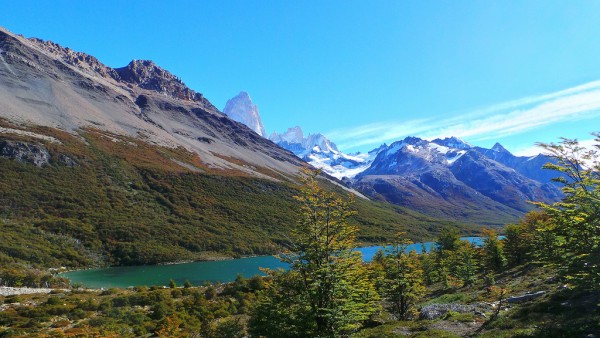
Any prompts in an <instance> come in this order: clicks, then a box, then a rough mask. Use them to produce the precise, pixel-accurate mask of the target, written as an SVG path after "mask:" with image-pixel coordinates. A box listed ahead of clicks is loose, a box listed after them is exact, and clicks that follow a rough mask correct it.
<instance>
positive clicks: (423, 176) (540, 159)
mask: <svg viewBox="0 0 600 338" xmlns="http://www.w3.org/2000/svg"><path fill="white" fill-rule="evenodd" d="M549 161H550V160H549V158H547V157H545V156H543V155H538V156H534V157H517V156H514V155H512V154H510V153H509V152H508V151H507V150H506V149H504V148H502V146H500V145H496V146H494V148H492V149H484V148H479V147H472V146H470V145H469V144H467V143H465V142H462V141H460V140H458V139H456V138H449V139H444V140H439V139H438V140H434V141H431V142H429V141H426V140H422V139H419V138H416V137H408V138H406V139H404V140H402V141H398V142H395V143H392V144H391V145H390V146H389V147H387V148H385V149H382V150H380V151H379V154H378V155H377V157H376V158H375V160H374V161H373V163H372V164H371V166H370V167H369V168H368V169H367V170H365V171H363V172H362V173H361V174H359V175H358V176H357V177H356V180H355V181H354V182H352V183H351V184H352V185H353V186H354V187H355V188H356V189H357V190H359V191H361V192H363V193H365V194H366V195H368V196H371V197H373V198H376V199H380V200H385V201H388V202H391V203H394V204H399V205H404V206H410V207H411V208H413V209H416V210H418V211H420V212H423V213H426V214H429V215H434V216H437V217H451V218H453V219H461V220H465V221H476V222H478V223H480V224H492V225H493V224H502V223H504V222H507V221H511V220H515V219H516V217H518V216H520V215H522V214H523V213H524V212H527V211H528V210H531V209H532V208H533V206H532V205H531V204H530V203H529V202H530V201H543V202H553V201H556V200H558V199H559V198H560V196H561V192H560V191H559V189H558V188H557V187H556V186H555V185H553V184H550V183H546V182H549V177H552V174H553V173H551V172H546V171H544V170H543V169H542V168H541V167H542V165H543V163H547V162H549ZM544 181H545V182H544Z"/></svg>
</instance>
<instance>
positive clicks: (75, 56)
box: [28, 38, 118, 79]
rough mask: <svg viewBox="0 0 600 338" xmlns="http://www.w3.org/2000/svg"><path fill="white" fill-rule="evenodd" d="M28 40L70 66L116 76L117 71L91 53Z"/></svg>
mask: <svg viewBox="0 0 600 338" xmlns="http://www.w3.org/2000/svg"><path fill="white" fill-rule="evenodd" d="M28 40H29V41H30V42H32V43H33V44H34V45H36V46H37V47H39V48H40V49H42V50H44V51H45V52H46V53H48V54H50V55H52V56H54V57H57V58H59V59H60V60H62V61H63V62H65V63H67V64H69V65H71V66H74V67H77V68H78V69H80V70H82V71H83V72H85V73H88V74H90V75H100V76H101V77H104V78H112V79H115V78H117V77H118V74H117V72H116V71H115V70H114V69H113V68H110V67H107V66H106V65H104V64H103V63H102V62H100V61H99V60H98V59H97V58H96V57H94V56H92V55H89V54H86V53H83V52H77V51H74V50H72V49H71V48H68V47H63V46H61V45H59V44H57V43H54V42H52V41H49V40H42V39H38V38H30V39H28Z"/></svg>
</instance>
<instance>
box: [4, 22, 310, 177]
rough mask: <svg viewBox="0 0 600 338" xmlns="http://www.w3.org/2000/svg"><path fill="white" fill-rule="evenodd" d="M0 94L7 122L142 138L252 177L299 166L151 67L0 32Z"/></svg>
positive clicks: (274, 174) (277, 174)
mask: <svg viewBox="0 0 600 338" xmlns="http://www.w3.org/2000/svg"><path fill="white" fill-rule="evenodd" d="M0 88H1V90H0V117H3V118H5V119H8V120H10V121H13V122H17V123H21V124H35V125H38V126H46V127H53V128H59V129H62V130H66V131H68V132H70V133H73V134H76V133H77V132H78V131H79V130H83V129H86V128H93V129H99V130H105V131H110V132H112V133H116V134H119V135H124V136H131V137H136V138H144V139H145V140H147V142H149V143H152V144H155V145H159V146H167V147H171V148H176V147H183V148H185V149H187V150H190V151H193V152H195V153H197V154H198V156H199V158H200V161H201V162H202V163H203V164H204V165H205V166H206V167H208V168H211V169H214V170H223V171H238V172H243V173H245V174H248V175H252V176H257V177H264V178H273V179H280V178H281V177H280V176H281V175H283V176H286V175H288V174H289V173H294V172H296V171H297V170H298V168H299V166H302V165H303V164H302V162H301V161H299V160H298V159H297V158H296V157H294V156H293V155H292V154H290V153H288V152H286V151H284V150H282V149H281V148H279V147H277V146H275V145H274V144H273V143H271V142H269V141H268V140H265V139H263V138H262V137H260V136H259V135H257V134H256V133H255V132H253V131H252V130H251V129H249V128H247V127H246V126H245V125H243V124H241V123H237V122H235V121H232V120H231V119H229V118H227V117H226V116H225V115H223V114H222V113H221V112H219V111H218V110H217V109H216V108H215V107H214V106H213V105H212V104H211V103H210V102H209V101H208V100H207V99H206V98H204V97H203V95H202V94H200V93H197V92H195V91H193V90H191V89H190V88H188V87H187V86H186V85H185V84H184V83H183V82H182V81H181V80H180V79H179V78H177V77H176V76H174V75H173V74H171V73H169V72H168V71H166V70H164V69H162V68H160V67H159V66H157V65H156V64H154V63H153V62H152V61H141V60H134V61H132V62H131V63H129V64H128V65H127V66H125V67H122V68H116V69H113V68H110V67H107V66H105V65H103V64H102V63H100V62H99V61H98V60H97V59H96V58H95V57H93V56H90V55H87V54H84V53H80V52H75V51H72V50H71V49H68V48H64V47H61V46H59V45H57V44H55V43H52V42H48V41H42V40H39V39H25V38H23V37H20V36H17V35H13V34H11V33H9V32H7V31H6V30H0ZM232 159H235V160H232ZM267 172H269V174H266V173H267Z"/></svg>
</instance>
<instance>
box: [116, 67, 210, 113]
mask: <svg viewBox="0 0 600 338" xmlns="http://www.w3.org/2000/svg"><path fill="white" fill-rule="evenodd" d="M115 71H116V72H117V74H118V78H117V80H119V81H122V82H127V83H131V84H134V85H137V86H138V87H140V88H143V89H148V90H153V91H156V92H159V93H161V94H166V95H168V96H172V97H174V98H177V99H181V100H187V101H196V102H202V103H205V104H206V103H207V102H208V101H207V100H206V99H205V98H204V96H203V95H202V94H200V93H196V92H195V91H193V90H192V89H190V88H188V87H187V86H186V85H185V84H184V83H183V81H181V79H180V78H178V77H177V76H175V75H173V74H171V73H170V72H168V71H166V70H164V69H162V68H161V67H159V66H157V65H156V64H155V63H154V62H152V61H150V60H133V61H131V62H130V63H129V64H128V65H127V66H125V67H122V68H116V69H115Z"/></svg>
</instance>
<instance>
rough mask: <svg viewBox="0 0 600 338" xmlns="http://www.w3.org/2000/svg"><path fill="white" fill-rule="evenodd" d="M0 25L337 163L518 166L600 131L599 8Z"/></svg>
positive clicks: (56, 12)
mask: <svg viewBox="0 0 600 338" xmlns="http://www.w3.org/2000/svg"><path fill="white" fill-rule="evenodd" d="M0 6H1V8H2V10H1V11H0V25H1V26H4V27H5V28H7V29H9V30H11V31H12V32H14V33H19V34H23V35H25V36H27V37H39V38H42V39H45V40H52V41H54V42H57V43H59V44H61V45H64V46H67V47H70V48H72V49H74V50H78V51H83V52H86V53H89V54H92V55H94V56H96V57H98V58H99V59H100V61H102V62H104V63H106V64H107V65H109V66H111V67H121V66H124V65H126V64H127V63H128V62H129V61H130V60H132V59H151V60H153V61H155V62H156V63H157V64H159V65H160V66H161V67H163V68H165V69H167V70H169V71H171V72H172V73H174V74H175V75H177V76H179V77H180V78H182V80H183V81H184V82H185V83H186V84H187V85H188V86H190V87H191V88H192V89H194V90H196V91H199V92H202V93H203V94H204V95H205V96H206V97H207V98H208V99H209V100H211V102H213V103H214V104H215V105H216V106H217V107H219V108H223V107H224V105H225V102H226V101H227V99H229V98H231V97H233V96H235V95H236V94H237V93H239V92H240V91H241V90H245V91H247V92H249V93H250V95H251V96H252V98H253V100H254V102H255V103H256V104H257V105H258V106H259V109H260V113H261V116H262V119H263V122H264V125H265V127H266V129H267V131H268V132H269V133H270V132H272V131H273V130H277V131H283V130H285V129H286V128H288V127H291V126H295V125H300V126H302V127H303V129H304V130H305V131H306V132H312V133H314V132H323V133H324V134H325V135H327V136H329V137H330V138H331V139H332V140H333V141H334V142H336V143H337V144H338V146H339V147H340V148H342V149H343V150H345V151H356V150H362V151H365V150H370V149H372V148H375V147H376V146H378V145H379V144H381V143H383V142H387V143H388V144H389V143H390V142H393V141H394V140H398V139H401V138H404V137H405V136H408V135H414V136H421V137H428V138H433V137H438V136H458V137H461V138H463V139H464V140H466V141H468V142H471V143H473V144H476V145H481V146H492V145H493V144H494V143H495V142H496V141H499V142H500V143H502V144H503V145H505V146H506V147H507V148H508V149H509V150H511V151H514V152H517V153H526V152H530V151H531V150H530V148H531V147H532V146H533V144H534V143H535V142H536V141H543V142H550V141H556V140H557V139H558V137H559V136H564V137H569V138H578V139H580V140H587V139H590V138H591V136H590V135H589V133H590V132H592V131H599V130H600V82H597V81H598V80H600V20H598V15H599V14H600V2H599V1H548V0H546V1H533V0H528V1H491V0H490V1H474V0H473V1H443V0H439V1H423V0H420V1H408V0H406V1H396V0H394V1H383V0H378V1H351V0H343V1H247V0H243V1H228V0H223V1H210V2H209V1H75V0H73V1H64V0H54V1H26V0H20V1H9V0H0Z"/></svg>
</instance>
